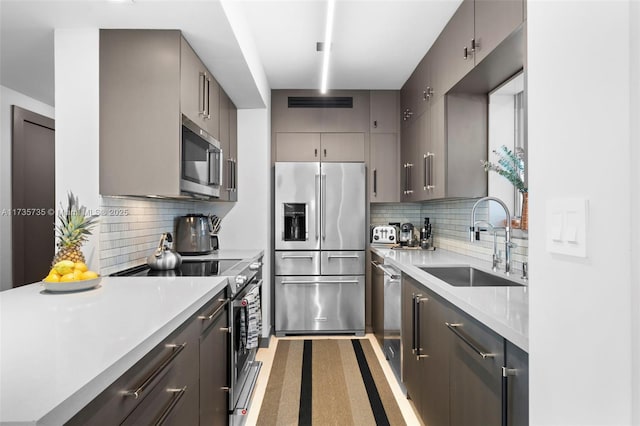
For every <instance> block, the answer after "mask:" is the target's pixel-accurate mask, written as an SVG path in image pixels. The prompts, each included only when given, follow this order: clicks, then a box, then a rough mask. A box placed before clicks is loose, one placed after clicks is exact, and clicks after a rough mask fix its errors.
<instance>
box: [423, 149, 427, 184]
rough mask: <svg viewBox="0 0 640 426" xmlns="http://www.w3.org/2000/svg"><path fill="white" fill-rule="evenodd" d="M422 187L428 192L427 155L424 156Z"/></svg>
mask: <svg viewBox="0 0 640 426" xmlns="http://www.w3.org/2000/svg"><path fill="white" fill-rule="evenodd" d="M422 175H423V176H422V186H423V187H424V190H425V191H426V190H427V154H424V157H423V163H422Z"/></svg>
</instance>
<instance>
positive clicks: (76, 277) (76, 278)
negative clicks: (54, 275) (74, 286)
mask: <svg viewBox="0 0 640 426" xmlns="http://www.w3.org/2000/svg"><path fill="white" fill-rule="evenodd" d="M82 274H84V272H82V271H81V270H79V269H74V271H73V279H74V281H80V280H81V279H83V278H82Z"/></svg>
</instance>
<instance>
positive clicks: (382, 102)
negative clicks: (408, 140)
mask: <svg viewBox="0 0 640 426" xmlns="http://www.w3.org/2000/svg"><path fill="white" fill-rule="evenodd" d="M399 101H400V100H399V93H398V91H397V90H372V91H371V98H370V101H369V103H370V113H369V125H370V127H369V132H370V133H372V134H373V133H397V132H398V131H399V129H398V124H399V118H398V117H399V116H398V113H399V107H400V106H399Z"/></svg>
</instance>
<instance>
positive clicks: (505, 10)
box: [474, 0, 524, 65]
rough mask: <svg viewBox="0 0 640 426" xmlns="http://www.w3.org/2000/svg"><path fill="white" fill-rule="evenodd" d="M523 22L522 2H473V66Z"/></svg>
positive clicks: (484, 0) (498, 0)
mask: <svg viewBox="0 0 640 426" xmlns="http://www.w3.org/2000/svg"><path fill="white" fill-rule="evenodd" d="M496 17H499V19H496ZM523 20H524V2H523V0H475V45H476V46H475V52H474V59H475V64H476V65H477V64H479V63H480V61H482V60H483V59H484V58H485V57H486V56H487V55H488V54H489V53H490V52H491V51H492V50H493V49H495V48H496V47H498V45H499V44H500V43H501V42H502V41H503V40H504V39H506V38H507V37H508V36H509V35H510V34H511V33H512V32H513V31H514V30H515V29H516V28H518V26H519V25H520V24H521V23H522V22H523Z"/></svg>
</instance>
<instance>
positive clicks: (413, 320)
mask: <svg viewBox="0 0 640 426" xmlns="http://www.w3.org/2000/svg"><path fill="white" fill-rule="evenodd" d="M411 353H412V354H414V355H415V354H416V294H415V293H413V294H411Z"/></svg>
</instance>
